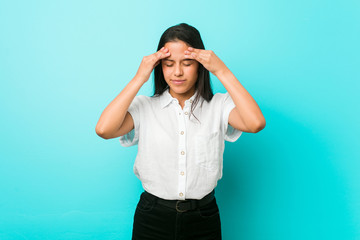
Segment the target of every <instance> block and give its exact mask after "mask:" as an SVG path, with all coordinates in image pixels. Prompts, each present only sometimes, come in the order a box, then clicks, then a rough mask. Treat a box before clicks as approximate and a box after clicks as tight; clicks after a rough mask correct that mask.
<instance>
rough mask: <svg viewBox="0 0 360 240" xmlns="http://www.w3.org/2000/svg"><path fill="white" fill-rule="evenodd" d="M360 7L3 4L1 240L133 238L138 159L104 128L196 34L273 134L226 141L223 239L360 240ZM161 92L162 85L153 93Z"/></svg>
mask: <svg viewBox="0 0 360 240" xmlns="http://www.w3.org/2000/svg"><path fill="white" fill-rule="evenodd" d="M359 10H360V2H359V1H355V0H353V1H351V0H347V1H343V0H334V1H326V0H318V1H314V0H295V1H285V0H275V1H265V0H245V1H227V0H223V1H205V0H203V1H193V0H192V1H188V0H185V1H177V2H174V1H141V2H139V1H123V2H121V1H70V0H68V1H39V0H37V1H18V0H13V1H1V2H0V80H1V87H0V102H1V105H0V106H1V118H0V124H1V144H0V158H1V160H0V239H1V240H8V239H29V240H30V239H31V240H32V239H51V240H53V239H130V236H131V230H132V221H133V214H134V210H135V207H136V204H137V201H138V198H139V195H140V193H141V192H142V187H141V183H140V181H139V180H138V179H137V178H136V177H135V175H134V173H133V170H132V167H133V163H134V159H135V156H136V152H137V148H136V147H130V148H125V147H122V146H121V145H120V143H119V139H118V138H115V139H110V140H104V139H102V138H100V137H98V136H97V135H96V133H95V126H96V123H97V121H98V119H99V117H100V114H101V113H102V111H103V110H104V108H105V107H106V106H107V105H108V104H109V103H110V102H111V101H112V100H113V99H114V98H115V97H116V96H117V94H118V93H119V92H120V91H121V90H122V89H123V88H124V87H125V85H126V84H127V83H128V82H129V81H130V80H131V79H132V77H133V76H134V75H135V73H136V71H137V68H138V66H139V65H140V62H141V59H142V57H143V56H145V55H149V54H152V53H153V52H155V51H156V47H157V44H158V41H159V39H160V36H161V34H162V33H163V31H164V30H165V29H166V28H168V27H170V26H173V25H175V24H178V23H181V22H186V23H188V24H190V25H193V26H195V27H196V28H197V29H198V30H199V31H200V33H201V35H202V38H203V41H204V43H205V47H206V48H207V49H211V50H213V51H214V52H215V53H216V54H217V55H218V56H219V57H220V58H221V59H222V60H223V61H224V62H225V64H226V65H227V66H228V67H229V68H230V70H232V71H233V73H234V74H235V75H236V76H237V78H238V79H239V81H240V82H241V83H242V84H243V86H244V87H245V88H246V89H247V90H248V91H249V93H250V94H251V95H252V96H253V97H254V99H255V100H256V101H257V103H258V104H259V106H260V108H261V110H262V112H263V114H264V116H265V118H266V121H267V125H266V127H265V129H264V130H262V131H261V132H259V133H257V134H252V133H243V135H242V136H241V137H240V139H239V140H238V141H237V142H235V143H228V142H227V143H226V148H225V154H224V176H223V178H222V179H221V180H220V181H219V185H218V187H217V188H216V189H217V190H216V191H217V192H216V196H217V199H218V204H219V208H220V211H221V218H222V227H223V238H224V239H251V240H289V239H291V240H297V239H298V240H304V239H311V240H312V239H328V240H330V239H341V240H345V239H346V240H350V239H351V240H353V239H360V175H359V169H360V163H359V160H360V154H359V142H360V141H359V135H360V128H359V117H360V110H359V103H360V100H359V94H358V92H359V90H360V88H359V87H360V84H359V80H360V74H359V66H360V57H359V56H360V48H359V42H360V28H359V23H360V17H359V16H360V14H359ZM212 84H213V86H214V92H225V91H226V89H225V88H224V87H223V86H222V85H221V83H220V82H219V81H218V79H216V77H215V76H213V75H212ZM152 89H153V82H152V79H151V80H150V81H148V82H147V83H146V84H145V85H144V87H143V88H142V89H141V90H140V93H139V94H143V95H151V94H152Z"/></svg>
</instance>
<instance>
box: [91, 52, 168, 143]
mask: <svg viewBox="0 0 360 240" xmlns="http://www.w3.org/2000/svg"><path fill="white" fill-rule="evenodd" d="M168 56H170V52H169V50H168V49H167V48H161V49H160V50H159V51H157V52H155V53H153V54H151V55H149V56H145V57H144V58H143V60H142V61H141V64H140V67H139V69H138V71H137V73H136V75H135V77H134V78H133V79H132V80H131V81H130V82H129V83H128V84H127V85H126V86H125V88H124V89H123V90H122V91H121V92H120V93H119V95H117V96H116V98H115V99H114V100H113V101H112V102H111V103H110V104H109V105H108V106H107V107H106V108H105V110H104V111H103V112H102V114H101V116H100V119H99V121H98V123H97V124H96V127H95V132H96V134H97V135H99V136H100V137H102V138H105V139H109V138H115V137H119V136H122V135H125V134H126V133H128V132H130V130H131V129H133V127H134V121H133V119H132V117H131V115H130V113H128V109H129V107H130V104H131V103H132V101H133V100H134V98H135V96H136V94H137V93H138V92H139V90H140V88H141V87H142V86H143V84H144V83H145V82H146V81H148V79H149V77H150V74H151V72H152V71H153V69H154V67H156V66H157V65H158V64H159V63H160V61H161V59H163V58H166V57H168Z"/></svg>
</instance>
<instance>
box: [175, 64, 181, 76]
mask: <svg viewBox="0 0 360 240" xmlns="http://www.w3.org/2000/svg"><path fill="white" fill-rule="evenodd" d="M174 75H175V76H177V77H178V76H181V75H183V70H182V68H181V66H180V64H176V65H175V69H174Z"/></svg>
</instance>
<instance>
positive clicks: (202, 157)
mask: <svg viewBox="0 0 360 240" xmlns="http://www.w3.org/2000/svg"><path fill="white" fill-rule="evenodd" d="M219 138H220V133H219V132H212V133H207V134H203V133H202V134H198V135H196V137H195V153H196V156H195V162H196V164H197V165H198V166H199V167H202V168H205V169H207V170H210V171H216V170H217V169H218V168H219V167H220V166H219V161H220V150H219Z"/></svg>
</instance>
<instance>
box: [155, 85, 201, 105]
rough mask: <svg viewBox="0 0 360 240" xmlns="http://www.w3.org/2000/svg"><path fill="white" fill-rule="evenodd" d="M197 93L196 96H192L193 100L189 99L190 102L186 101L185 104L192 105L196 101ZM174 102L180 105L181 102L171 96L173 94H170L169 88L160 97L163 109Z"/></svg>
mask: <svg viewBox="0 0 360 240" xmlns="http://www.w3.org/2000/svg"><path fill="white" fill-rule="evenodd" d="M197 92H198V91H196V92H195V93H194V95H192V97H191V98H189V99H188V100H186V101H185V104H187V103H188V102H190V103H192V102H193V101H194V99H195V96H196V93H197ZM172 101H174V102H177V103H179V101H178V100H177V99H176V98H174V97H172V96H171V94H170V92H169V88H167V89H166V90H165V91H164V92H163V93H162V94H161V95H160V104H161V108H164V107H166V106H167V105H169V104H170V103H171V102H172Z"/></svg>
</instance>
